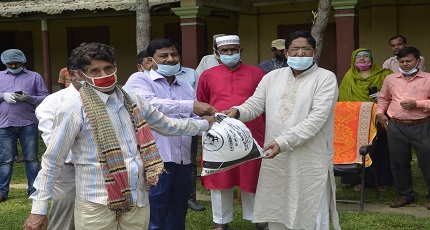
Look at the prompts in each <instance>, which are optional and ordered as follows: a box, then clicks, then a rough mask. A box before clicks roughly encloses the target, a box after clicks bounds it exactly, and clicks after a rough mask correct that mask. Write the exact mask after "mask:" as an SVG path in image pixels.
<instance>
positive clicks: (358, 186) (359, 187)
mask: <svg viewBox="0 0 430 230" xmlns="http://www.w3.org/2000/svg"><path fill="white" fill-rule="evenodd" d="M360 190H361V184H358V185H356V186H354V191H356V192H360Z"/></svg>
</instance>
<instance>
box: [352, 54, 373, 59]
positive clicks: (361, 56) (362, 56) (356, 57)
mask: <svg viewBox="0 0 430 230" xmlns="http://www.w3.org/2000/svg"><path fill="white" fill-rule="evenodd" d="M354 58H355V59H361V58H364V59H366V58H370V56H369V55H367V54H363V55H356V56H355V57H354Z"/></svg>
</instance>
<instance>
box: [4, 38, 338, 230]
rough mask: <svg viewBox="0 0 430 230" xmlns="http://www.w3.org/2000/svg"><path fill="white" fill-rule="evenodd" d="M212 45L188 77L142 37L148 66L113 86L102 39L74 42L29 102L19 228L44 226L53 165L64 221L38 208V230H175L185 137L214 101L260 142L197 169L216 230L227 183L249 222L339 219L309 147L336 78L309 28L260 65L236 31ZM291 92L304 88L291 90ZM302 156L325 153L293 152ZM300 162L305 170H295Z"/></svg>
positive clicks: (112, 65)
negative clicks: (204, 172) (232, 163)
mask: <svg viewBox="0 0 430 230" xmlns="http://www.w3.org/2000/svg"><path fill="white" fill-rule="evenodd" d="M281 43H282V42H281ZM215 44H216V46H214V56H213V57H215V61H216V62H217V63H218V64H217V65H216V66H215V67H213V68H210V69H207V70H205V71H203V72H202V73H201V75H200V79H198V77H197V78H194V79H193V76H192V75H194V74H193V71H190V72H191V73H192V74H187V69H186V68H185V67H183V66H181V64H180V56H181V51H180V48H179V46H177V44H176V43H175V42H173V41H171V40H169V39H157V40H154V41H152V42H151V43H150V44H149V46H148V48H147V50H146V52H147V55H148V57H149V58H148V59H147V60H146V61H147V62H148V63H147V64H149V65H150V66H151V68H150V70H148V69H147V71H145V70H143V69H144V68H143V66H142V70H143V72H137V73H135V74H133V75H132V76H131V77H130V79H129V80H128V82H127V83H126V85H125V86H124V87H123V88H120V87H119V86H118V85H117V76H116V57H115V52H114V50H113V48H112V47H110V46H107V45H104V44H98V43H86V44H82V45H80V46H79V47H77V48H76V49H74V50H73V51H72V54H71V56H70V58H69V59H68V63H67V68H68V70H69V71H68V73H69V75H70V77H71V79H72V80H71V86H70V87H69V88H67V89H64V90H61V91H59V92H57V93H54V94H52V95H50V96H49V97H48V99H47V100H45V101H44V102H43V103H42V104H41V105H40V106H39V107H38V109H37V112H36V115H37V116H38V117H39V119H40V124H39V128H40V130H42V131H43V136H42V137H43V139H44V141H45V142H46V144H47V150H46V152H45V153H44V155H43V157H42V169H41V170H40V171H39V174H38V176H37V179H36V180H35V182H34V184H33V186H34V188H35V190H36V191H35V192H34V190H33V191H31V192H30V191H29V195H31V196H30V198H31V199H32V200H33V206H32V210H31V214H30V216H29V217H28V218H27V220H26V222H25V223H24V228H25V229H39V228H42V229H44V228H47V227H48V219H47V217H46V214H47V208H48V199H49V198H51V197H53V198H54V202H53V204H52V205H53V206H54V208H52V209H51V212H58V213H62V211H59V210H62V209H61V208H57V209H55V206H56V205H57V204H59V203H60V202H59V201H60V199H58V200H56V199H55V197H58V196H61V194H59V193H61V192H64V191H58V192H56V189H55V188H56V187H59V188H64V187H63V186H61V185H60V184H59V183H58V182H59V178H63V180H62V181H61V180H60V181H61V182H64V183H67V182H68V181H67V179H65V178H66V177H67V176H70V174H72V173H65V172H66V171H65V170H66V169H67V168H71V169H73V170H74V179H75V181H76V191H74V192H75V193H76V195H75V204H74V221H72V222H74V226H73V224H72V225H70V227H65V225H64V226H57V227H53V226H56V225H55V223H54V222H55V218H52V215H51V214H53V213H50V219H51V223H50V225H49V226H50V227H49V228H50V229H55V228H57V229H59V228H62V229H65V228H70V229H73V228H75V229H88V228H91V229H114V228H118V229H146V228H148V229H185V216H186V211H187V207H188V200H189V195H190V188H191V187H192V186H191V181H192V180H190V178H191V171H192V167H191V156H190V149H191V142H192V141H191V140H192V137H191V136H195V135H197V134H198V132H200V131H205V130H208V129H209V128H210V124H211V123H212V122H214V120H215V119H214V117H213V116H212V115H213V114H214V113H215V112H216V111H220V112H221V111H222V112H224V113H226V114H229V116H233V117H236V118H238V119H240V120H242V121H244V122H246V125H247V126H248V127H249V128H250V129H251V131H252V133H253V137H254V138H255V139H256V140H257V141H258V142H259V144H260V145H261V146H265V148H264V149H265V150H269V149H270V150H271V153H270V154H269V155H268V156H266V157H265V158H264V159H262V160H254V161H251V162H247V163H244V164H243V165H240V166H238V167H236V168H234V169H231V170H229V171H226V172H222V173H219V174H215V175H211V176H207V177H204V178H203V183H204V185H205V186H206V188H208V189H210V190H211V200H212V212H213V221H214V226H213V229H219V230H226V229H228V223H229V222H231V221H232V220H233V187H234V186H239V188H240V190H241V192H242V193H241V194H242V205H243V217H244V219H248V220H252V221H253V222H255V223H256V228H257V229H268V228H270V229H291V228H292V229H295V228H315V227H318V228H319V227H323V228H328V226H329V222H330V221H329V216H330V215H331V217H332V224H333V226H334V227H335V229H339V228H340V227H339V223H338V217H337V212H336V209H335V203H334V200H335V199H334V196H335V189H334V186H335V184H334V180H333V171H332V167H331V164H330V162H331V161H330V159H331V157H332V149H330V146H327V145H324V148H322V147H320V146H319V143H320V142H324V143H327V142H331V141H332V139H333V137H332V136H330V135H326V133H332V129H333V127H332V126H333V124H332V123H333V108H334V102H335V101H336V99H337V85H336V78H335V76H334V74H333V73H331V72H329V71H327V70H324V69H322V68H319V67H318V66H317V65H316V64H315V62H314V61H313V56H314V55H315V52H316V50H315V49H316V43H315V40H314V38H313V37H312V36H311V35H310V33H308V32H305V31H298V32H295V33H293V34H291V36H290V37H289V38H288V39H287V40H286V41H285V45H284V46H285V48H286V49H285V50H284V51H283V54H284V56H285V57H288V58H287V59H282V60H283V61H285V60H287V61H288V65H289V66H290V68H280V69H276V70H273V71H271V72H270V73H269V74H267V75H265V71H263V70H262V69H260V68H258V67H253V66H250V65H247V64H245V63H243V62H241V57H240V55H241V53H242V51H243V48H241V47H240V40H239V37H238V36H236V35H225V36H221V37H218V38H216V40H215ZM278 56H279V55H278ZM2 59H3V58H2ZM21 63H22V62H21ZM12 64H14V63H12ZM7 73H8V74H9V73H12V71H10V72H7ZM181 74H182V75H183V76H182V77H181ZM20 76H21V75H19V76H18V77H17V78H19V77H20ZM194 76H195V75H194ZM263 76H264V77H263ZM15 77H16V76H15ZM197 81H198V83H197ZM190 83H191V84H190ZM193 83H194V85H193ZM42 84H43V81H42ZM72 86H73V88H71V87H72ZM193 86H194V87H195V86H197V88H193ZM195 90H196V91H195ZM15 91H20V90H17V89H11V92H13V95H12V96H13V97H7V96H6V98H7V100H9V101H8V102H7V103H11V104H12V103H13V99H15V98H16V99H17V100H18V98H20V96H21V95H16V94H19V92H15ZM22 91H25V92H23V93H22V95H24V96H25V95H27V93H26V92H27V90H22ZM303 91H306V92H309V94H308V95H314V96H312V97H299V95H297V92H303ZM311 92H312V93H311ZM6 95H7V94H6ZM30 95H31V94H30ZM46 95H47V93H45V95H44V97H46ZM20 99H21V98H20ZM20 99H19V100H20ZM5 100H6V99H5ZM316 101H317V102H318V101H320V102H321V103H316ZM323 101H324V102H327V101H332V103H323ZM39 103H40V101H39V102H38V103H37V104H39ZM314 104H318V106H314ZM234 106H239V107H234ZM233 107H234V108H233ZM264 119H265V120H264ZM36 124H37V121H36ZM36 130H37V129H36ZM330 131H331V132H330ZM170 135H174V136H173V137H168V136H170ZM316 146H318V147H316ZM36 152H37V151H36ZM203 154H205V153H204V152H203ZM311 155H314V156H313V158H315V156H317V158H318V159H320V160H321V158H324V159H326V160H323V161H320V160H319V161H318V162H316V161H315V162H313V161H312V160H310V161H308V162H307V163H306V162H305V163H302V164H300V165H299V164H297V163H296V162H303V158H307V157H310V156H311ZM275 157H276V158H275ZM271 158H275V159H271ZM321 162H324V163H323V164H322V163H321ZM315 164H317V167H315ZM69 166H70V167H69ZM38 167H39V166H38ZM260 167H261V171H260ZM307 170H311V171H312V172H311V173H309V174H307V173H305V174H304V172H305V171H307ZM70 172H72V171H70ZM65 174H66V175H65ZM305 175H306V176H305ZM297 185H300V186H297ZM310 187H312V188H313V189H311V190H312V192H311V190H309V188H310ZM60 190H61V189H60ZM315 191H318V192H317V194H315ZM72 197H73V196H72ZM288 197H293V199H290V198H288ZM292 200H294V202H292ZM59 207H61V206H59ZM309 210H312V211H311V212H309ZM328 213H330V215H328ZM60 219H62V218H60ZM63 219H64V218H63ZM309 220H313V221H309ZM63 222H64V221H63Z"/></svg>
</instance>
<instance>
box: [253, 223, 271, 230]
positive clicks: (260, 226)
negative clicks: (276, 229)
mask: <svg viewBox="0 0 430 230" xmlns="http://www.w3.org/2000/svg"><path fill="white" fill-rule="evenodd" d="M255 228H256V229H257V230H269V225H268V224H267V223H256V224H255Z"/></svg>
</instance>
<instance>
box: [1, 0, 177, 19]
mask: <svg viewBox="0 0 430 230" xmlns="http://www.w3.org/2000/svg"><path fill="white" fill-rule="evenodd" d="M178 1H179V0H149V6H154V5H159V4H163V3H170V2H178ZM108 8H111V9H114V10H117V11H118V10H130V11H135V9H136V0H21V1H7V2H0V16H1V17H12V16H13V15H19V14H22V13H46V14H61V13H62V12H63V11H65V10H96V9H101V10H103V9H108Z"/></svg>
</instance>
